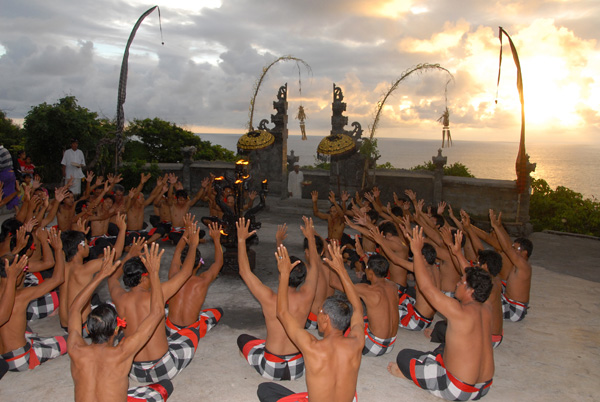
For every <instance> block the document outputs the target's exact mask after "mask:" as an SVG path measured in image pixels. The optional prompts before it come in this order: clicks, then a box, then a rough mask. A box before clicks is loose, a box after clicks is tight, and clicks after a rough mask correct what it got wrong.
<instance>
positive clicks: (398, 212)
mask: <svg viewBox="0 0 600 402" xmlns="http://www.w3.org/2000/svg"><path fill="white" fill-rule="evenodd" d="M392 214H393V215H394V216H397V217H399V218H401V217H403V216H404V211H403V210H402V208H400V207H399V206H398V205H395V206H393V207H392Z"/></svg>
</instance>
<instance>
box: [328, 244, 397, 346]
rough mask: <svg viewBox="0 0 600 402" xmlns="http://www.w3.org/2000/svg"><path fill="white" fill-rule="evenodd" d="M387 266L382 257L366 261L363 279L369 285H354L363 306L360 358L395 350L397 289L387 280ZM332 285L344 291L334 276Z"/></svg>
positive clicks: (373, 257) (377, 256) (378, 256)
mask: <svg viewBox="0 0 600 402" xmlns="http://www.w3.org/2000/svg"><path fill="white" fill-rule="evenodd" d="M389 266H390V265H389V263H388V261H387V260H386V259H385V257H384V256H382V255H379V254H376V255H372V256H371V257H370V258H369V262H368V263H367V267H366V268H365V276H366V278H367V281H368V282H369V283H357V284H355V285H354V287H355V288H356V292H357V293H358V296H359V297H360V298H361V299H362V301H363V302H364V303H365V306H366V308H367V309H366V310H367V311H366V315H365V347H364V348H363V352H362V353H363V355H365V356H382V355H384V354H386V353H389V352H391V351H392V349H394V344H395V342H396V334H397V333H398V321H399V316H398V287H397V286H396V284H394V283H393V282H391V281H390V280H388V279H386V277H387V275H388V270H389ZM332 284H333V286H334V287H335V288H336V289H338V290H343V287H342V284H341V283H340V282H339V279H337V276H334V280H333V281H332Z"/></svg>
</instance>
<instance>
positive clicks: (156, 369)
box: [108, 222, 200, 383]
mask: <svg viewBox="0 0 600 402" xmlns="http://www.w3.org/2000/svg"><path fill="white" fill-rule="evenodd" d="M186 232H187V238H188V242H189V245H190V252H189V253H188V255H187V257H186V259H185V261H184V263H183V267H182V269H181V271H180V272H178V273H177V274H176V275H174V276H173V277H172V278H171V279H169V280H168V281H166V282H164V283H161V284H160V286H161V290H162V294H163V298H164V299H165V300H169V299H170V298H171V297H173V296H174V295H175V293H177V291H178V290H179V289H180V288H181V286H183V284H184V283H185V282H186V281H187V279H188V278H189V277H190V276H191V274H192V269H193V268H194V259H195V256H196V247H197V246H198V240H199V239H198V227H197V223H196V222H194V223H191V224H190V225H189V226H188V227H187V228H186ZM130 252H131V251H130ZM121 275H123V283H124V284H125V286H127V287H128V288H129V291H126V290H125V289H123V288H122V287H121V285H120V283H119V277H120V276H121ZM108 289H109V291H110V295H111V298H112V300H113V302H114V303H115V306H116V308H117V311H118V312H119V315H120V316H121V317H126V318H127V322H128V323H127V327H126V328H125V331H124V332H125V339H127V337H129V336H133V335H134V334H135V333H136V332H137V330H138V328H139V327H140V325H141V323H142V321H143V319H144V318H145V317H146V316H147V315H148V312H149V311H150V297H151V293H152V283H151V281H150V280H149V279H148V272H147V270H146V267H145V266H144V264H143V262H142V261H141V260H140V258H137V257H134V258H130V259H128V260H127V261H126V262H125V263H124V264H123V268H122V269H121V268H118V269H117V270H116V271H115V272H114V273H113V274H112V275H111V276H110V277H109V278H108ZM198 325H199V323H198ZM199 338H200V335H199V329H198V328H197V327H195V326H191V327H186V328H184V329H182V330H181V331H179V332H177V333H176V334H174V335H171V336H169V337H167V334H166V331H165V321H164V319H162V320H161V325H159V326H158V327H157V328H156V329H155V330H154V332H153V333H152V336H151V337H150V340H149V341H148V342H147V343H146V344H145V345H144V347H143V348H142V349H141V350H140V351H139V352H137V353H136V355H135V357H134V359H133V366H132V368H131V372H130V373H129V376H130V377H131V378H132V379H135V380H137V381H138V382H151V383H153V382H157V381H160V380H165V379H168V380H170V379H172V378H173V377H175V376H176V375H177V374H178V373H179V372H180V371H181V370H183V369H184V368H185V367H187V365H188V364H189V363H190V362H191V361H192V358H193V357H194V353H195V352H196V348H197V346H198V339H199Z"/></svg>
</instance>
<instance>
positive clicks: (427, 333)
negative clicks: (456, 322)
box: [423, 328, 433, 339]
mask: <svg viewBox="0 0 600 402" xmlns="http://www.w3.org/2000/svg"><path fill="white" fill-rule="evenodd" d="M432 332H433V328H425V329H424V330H423V336H424V337H425V338H427V339H431V333H432Z"/></svg>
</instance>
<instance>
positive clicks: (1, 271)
mask: <svg viewBox="0 0 600 402" xmlns="http://www.w3.org/2000/svg"><path fill="white" fill-rule="evenodd" d="M14 260H15V255H14V254H11V253H7V254H4V255H3V256H2V257H0V278H6V268H4V264H5V261H8V264H9V265H10V264H12V263H13V261H14Z"/></svg>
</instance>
